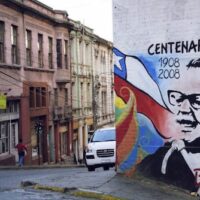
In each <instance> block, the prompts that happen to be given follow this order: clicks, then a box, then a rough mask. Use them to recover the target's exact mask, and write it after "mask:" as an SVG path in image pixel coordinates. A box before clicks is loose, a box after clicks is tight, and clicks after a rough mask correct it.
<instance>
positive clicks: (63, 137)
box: [60, 132, 67, 155]
mask: <svg viewBox="0 0 200 200" xmlns="http://www.w3.org/2000/svg"><path fill="white" fill-rule="evenodd" d="M60 141H61V145H60V147H61V155H64V154H66V153H67V133H66V132H64V133H61V135H60Z"/></svg>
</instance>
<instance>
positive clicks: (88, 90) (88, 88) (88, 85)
mask: <svg viewBox="0 0 200 200" xmlns="http://www.w3.org/2000/svg"><path fill="white" fill-rule="evenodd" d="M87 92H88V93H87V105H88V107H90V106H91V104H90V102H91V97H90V95H91V94H90V93H91V90H90V83H88V84H87Z"/></svg>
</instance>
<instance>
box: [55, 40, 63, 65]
mask: <svg viewBox="0 0 200 200" xmlns="http://www.w3.org/2000/svg"><path fill="white" fill-rule="evenodd" d="M56 50H57V67H58V68H62V40H61V39H57V42H56Z"/></svg>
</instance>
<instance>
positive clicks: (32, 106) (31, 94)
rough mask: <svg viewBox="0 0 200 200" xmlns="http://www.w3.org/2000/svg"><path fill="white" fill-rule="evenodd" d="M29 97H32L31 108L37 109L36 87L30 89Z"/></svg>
mask: <svg viewBox="0 0 200 200" xmlns="http://www.w3.org/2000/svg"><path fill="white" fill-rule="evenodd" d="M29 93H30V94H29V96H30V107H31V108H34V107H35V96H34V94H35V92H34V87H30V91H29Z"/></svg>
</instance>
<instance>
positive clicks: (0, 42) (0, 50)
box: [0, 21, 5, 63]
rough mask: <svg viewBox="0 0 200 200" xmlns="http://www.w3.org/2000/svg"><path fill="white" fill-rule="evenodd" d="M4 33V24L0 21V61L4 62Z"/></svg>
mask: <svg viewBox="0 0 200 200" xmlns="http://www.w3.org/2000/svg"><path fill="white" fill-rule="evenodd" d="M4 33H5V24H4V22H1V21H0V62H1V63H3V62H4Z"/></svg>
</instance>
